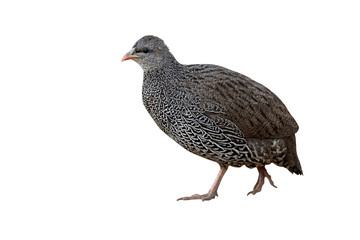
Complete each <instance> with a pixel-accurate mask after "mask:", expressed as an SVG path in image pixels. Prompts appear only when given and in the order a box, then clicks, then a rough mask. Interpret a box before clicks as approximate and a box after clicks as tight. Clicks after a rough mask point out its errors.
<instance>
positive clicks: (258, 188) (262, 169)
mask: <svg viewBox="0 0 360 240" xmlns="http://www.w3.org/2000/svg"><path fill="white" fill-rule="evenodd" d="M257 170H258V171H259V177H258V180H257V182H256V184H255V186H254V189H253V190H252V191H251V192H249V193H248V194H247V195H249V194H250V193H251V194H253V195H255V194H256V193H258V192H260V191H261V188H262V186H263V185H264V182H265V181H264V180H265V177H266V178H267V179H268V180H269V182H270V184H271V185H272V186H273V187H276V186H275V184H274V182H273V181H272V179H271V176H270V175H269V174H268V172H267V171H266V168H265V166H262V167H257Z"/></svg>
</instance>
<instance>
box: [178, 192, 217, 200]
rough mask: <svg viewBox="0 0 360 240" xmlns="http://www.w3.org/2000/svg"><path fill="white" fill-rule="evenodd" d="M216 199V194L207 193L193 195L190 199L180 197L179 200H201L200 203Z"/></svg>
mask: <svg viewBox="0 0 360 240" xmlns="http://www.w3.org/2000/svg"><path fill="white" fill-rule="evenodd" d="M215 197H217V192H208V193H206V194H194V195H192V196H190V197H182V198H179V199H178V200H177V201H179V200H194V199H201V200H202V201H209V200H211V199H213V198H215Z"/></svg>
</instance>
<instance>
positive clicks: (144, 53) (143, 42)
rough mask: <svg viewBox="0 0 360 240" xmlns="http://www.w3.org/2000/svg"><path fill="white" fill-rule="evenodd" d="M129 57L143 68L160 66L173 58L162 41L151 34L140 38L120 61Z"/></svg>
mask: <svg viewBox="0 0 360 240" xmlns="http://www.w3.org/2000/svg"><path fill="white" fill-rule="evenodd" d="M129 59H132V60H134V61H135V62H137V63H138V64H139V65H140V66H141V67H142V68H143V69H144V70H147V69H151V68H158V67H162V66H163V65H164V64H168V63H170V62H173V61H174V60H175V58H174V56H173V55H172V54H171V53H170V51H169V48H168V47H167V46H166V45H165V43H164V41H163V40H161V39H160V38H158V37H155V36H151V35H148V36H144V37H142V38H140V39H139V40H138V41H137V42H136V43H135V45H134V46H133V48H132V49H131V50H130V51H129V52H128V53H126V54H125V55H124V57H123V58H122V60H121V61H122V62H123V61H126V60H129ZM175 62H176V60H175Z"/></svg>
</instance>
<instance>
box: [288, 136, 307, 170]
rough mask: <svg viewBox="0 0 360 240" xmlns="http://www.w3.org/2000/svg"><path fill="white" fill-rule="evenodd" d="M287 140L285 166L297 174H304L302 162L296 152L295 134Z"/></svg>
mask: <svg viewBox="0 0 360 240" xmlns="http://www.w3.org/2000/svg"><path fill="white" fill-rule="evenodd" d="M284 140H285V144H286V148H287V151H286V156H285V159H284V165H285V167H286V168H287V169H288V170H289V171H290V172H291V173H295V174H298V175H299V174H300V175H303V171H302V169H301V164H300V161H299V158H298V156H297V152H296V139H295V135H293V136H291V137H288V138H286V139H284Z"/></svg>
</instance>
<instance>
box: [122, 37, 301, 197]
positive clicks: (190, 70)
mask: <svg viewBox="0 0 360 240" xmlns="http://www.w3.org/2000/svg"><path fill="white" fill-rule="evenodd" d="M130 59H131V60H133V61H135V62H136V63H137V64H139V65H140V66H141V68H142V69H143V84H142V100H143V104H144V106H145V108H146V110H147V111H148V113H149V114H150V116H151V117H152V118H153V120H154V121H155V123H156V124H157V126H158V127H159V128H160V129H161V130H162V131H163V132H164V133H165V134H167V135H168V136H169V137H170V138H172V139H173V140H174V141H175V142H177V143H178V144H180V145H181V146H182V147H183V148H185V149H186V150H188V151H190V152H192V153H194V154H196V155H198V156H201V157H203V158H206V159H208V160H211V161H214V162H216V163H218V164H219V166H220V170H219V172H218V174H217V176H216V178H215V181H214V183H213V185H212V186H211V188H210V189H209V191H208V192H207V193H205V194H193V195H191V196H187V197H181V198H179V199H177V200H193V199H200V200H202V201H207V200H211V199H214V198H215V197H216V196H218V188H219V185H220V182H221V180H222V178H223V176H224V174H225V173H226V171H227V169H228V168H229V167H230V166H231V167H242V166H246V167H248V168H250V169H252V168H256V169H257V170H258V174H259V175H258V180H257V182H256V184H255V186H254V187H253V189H252V190H251V191H250V192H249V193H248V195H249V194H253V195H255V194H256V193H258V192H260V191H261V189H262V187H263V185H264V182H265V181H264V180H265V178H267V179H268V181H269V183H270V184H271V185H272V186H273V187H275V188H276V186H275V184H274V182H273V180H272V178H271V176H270V175H269V173H268V172H267V170H266V168H265V166H266V165H269V164H271V163H273V164H275V165H277V166H279V167H284V168H286V169H288V170H289V171H290V172H291V173H295V174H297V175H302V174H303V171H302V168H301V164H300V161H299V158H298V156H297V151H296V138H295V133H296V132H297V131H298V129H299V127H298V124H297V123H296V121H295V119H294V118H293V117H292V115H291V114H290V113H289V111H288V109H287V108H286V106H285V105H284V103H283V102H282V101H281V100H280V98H279V97H277V96H276V95H275V94H274V93H273V92H272V91H270V90H269V89H268V88H266V87H265V86H263V85H262V84H260V83H258V82H256V81H254V80H252V79H250V78H249V77H247V76H245V75H243V74H240V73H238V72H235V71H232V70H230V69H227V68H224V67H221V66H218V65H214V64H188V65H186V64H181V63H179V62H178V61H177V60H176V59H175V57H174V56H173V54H172V53H171V52H170V50H169V48H168V47H167V45H166V44H165V42H164V41H163V40H162V39H161V38H159V37H156V36H153V35H146V36H144V37H142V38H140V39H139V40H138V41H137V42H136V43H135V44H134V45H133V47H132V48H131V50H130V51H129V52H127V53H126V54H125V55H124V57H123V58H122V62H123V61H126V60H130Z"/></svg>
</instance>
